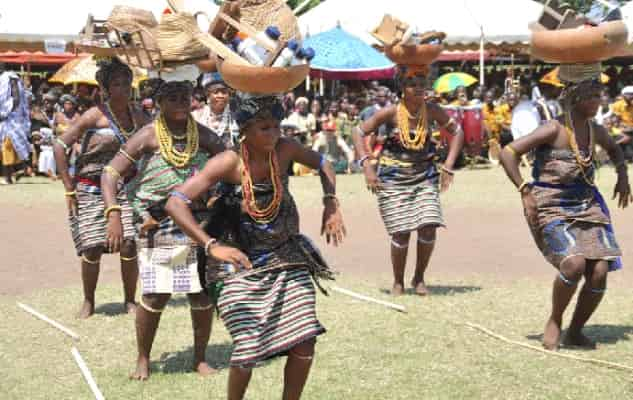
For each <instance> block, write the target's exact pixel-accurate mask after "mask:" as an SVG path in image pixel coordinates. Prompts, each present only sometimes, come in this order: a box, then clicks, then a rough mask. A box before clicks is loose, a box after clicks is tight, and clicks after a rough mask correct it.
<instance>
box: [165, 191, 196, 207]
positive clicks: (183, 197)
mask: <svg viewBox="0 0 633 400" xmlns="http://www.w3.org/2000/svg"><path fill="white" fill-rule="evenodd" d="M169 195H170V196H173V197H176V198H178V199H180V200H182V201H184V202H185V204H187V205H190V204H191V199H190V198H189V197H187V195H186V194H184V193H183V192H179V191H177V190H172V191H171V192H169Z"/></svg>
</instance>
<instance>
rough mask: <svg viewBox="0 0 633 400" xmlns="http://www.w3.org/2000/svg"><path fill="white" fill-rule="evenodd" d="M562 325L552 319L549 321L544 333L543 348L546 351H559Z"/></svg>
mask: <svg viewBox="0 0 633 400" xmlns="http://www.w3.org/2000/svg"><path fill="white" fill-rule="evenodd" d="M560 332H561V328H560V324H559V323H557V322H556V321H554V320H553V319H552V318H550V319H549V320H547V323H546V324H545V332H544V333H543V347H544V348H545V349H546V350H553V351H557V350H558V347H559V346H560Z"/></svg>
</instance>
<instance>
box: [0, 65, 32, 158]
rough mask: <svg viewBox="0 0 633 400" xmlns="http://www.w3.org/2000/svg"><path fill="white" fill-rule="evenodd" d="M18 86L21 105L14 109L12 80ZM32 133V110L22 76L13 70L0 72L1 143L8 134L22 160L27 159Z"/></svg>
mask: <svg viewBox="0 0 633 400" xmlns="http://www.w3.org/2000/svg"><path fill="white" fill-rule="evenodd" d="M12 80H15V81H16V83H17V87H18V93H17V95H18V96H19V99H20V105H19V106H18V107H17V108H16V109H15V110H14V109H13V106H14V104H15V103H14V100H15V99H14V98H13V96H12V95H11V81H12ZM30 134H31V112H30V110H29V104H28V100H27V98H26V91H25V90H24V86H23V85H22V81H21V80H20V78H19V77H18V76H17V75H16V74H15V73H13V72H4V73H2V74H0V143H2V142H4V140H5V138H6V137H7V136H8V137H9V138H10V139H11V143H12V144H13V148H14V149H15V152H16V153H17V155H18V157H19V158H20V160H22V161H25V160H27V159H28V158H29V155H30V154H31V144H30V143H29V135H30Z"/></svg>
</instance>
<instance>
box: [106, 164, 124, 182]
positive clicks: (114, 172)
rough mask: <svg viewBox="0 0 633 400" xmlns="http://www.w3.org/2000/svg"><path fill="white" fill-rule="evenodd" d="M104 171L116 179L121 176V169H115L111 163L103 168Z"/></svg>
mask: <svg viewBox="0 0 633 400" xmlns="http://www.w3.org/2000/svg"><path fill="white" fill-rule="evenodd" d="M103 172H105V173H107V174H108V175H110V176H112V177H113V178H115V179H119V178H121V174H120V173H119V171H117V170H116V169H114V168H113V167H111V166H109V165H106V166H105V167H104V168H103Z"/></svg>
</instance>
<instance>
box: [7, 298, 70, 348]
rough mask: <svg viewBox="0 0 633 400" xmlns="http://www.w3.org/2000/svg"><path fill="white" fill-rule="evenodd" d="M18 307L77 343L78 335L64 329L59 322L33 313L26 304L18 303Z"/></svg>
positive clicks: (35, 312)
mask: <svg viewBox="0 0 633 400" xmlns="http://www.w3.org/2000/svg"><path fill="white" fill-rule="evenodd" d="M18 307H20V308H21V309H23V310H24V311H26V312H28V313H29V314H31V315H33V316H35V317H36V318H39V319H41V320H42V321H44V322H47V323H48V324H50V325H53V326H54V327H55V328H57V329H59V330H60V331H62V332H64V333H65V334H66V335H68V336H70V337H71V338H73V339H75V340H77V341H78V340H79V335H78V334H76V333H75V332H73V331H71V330H70V329H68V328H66V327H65V326H64V325H62V324H60V323H59V322H57V321H53V320H52V319H50V318H48V317H47V316H46V315H44V314H42V313H39V312H37V311H35V310H34V309H32V308H31V307H29V306H27V305H26V304H22V303H20V302H18Z"/></svg>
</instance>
